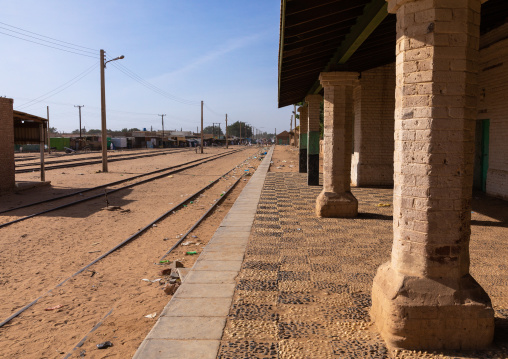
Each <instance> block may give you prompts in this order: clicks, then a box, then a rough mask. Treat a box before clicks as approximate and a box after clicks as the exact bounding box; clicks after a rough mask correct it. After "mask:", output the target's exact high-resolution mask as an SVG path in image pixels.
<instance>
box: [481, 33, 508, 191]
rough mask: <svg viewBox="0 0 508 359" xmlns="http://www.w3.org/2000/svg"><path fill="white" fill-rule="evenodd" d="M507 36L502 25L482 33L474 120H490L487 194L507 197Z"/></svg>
mask: <svg viewBox="0 0 508 359" xmlns="http://www.w3.org/2000/svg"><path fill="white" fill-rule="evenodd" d="M507 36H508V26H506V25H505V26H502V27H500V28H498V29H495V30H493V31H492V32H491V33H488V34H486V35H485V36H482V45H483V46H485V47H484V48H483V49H481V50H480V73H479V84H480V98H479V101H478V119H480V120H490V141H489V169H488V173H487V193H488V194H489V195H493V196H496V197H501V198H503V199H507V200H508V97H507V96H508V61H507V60H506V59H507V58H508V39H506V37H507ZM499 38H504V39H502V40H498V39H499ZM496 40H497V42H494V41H496ZM492 42H494V43H492Z"/></svg>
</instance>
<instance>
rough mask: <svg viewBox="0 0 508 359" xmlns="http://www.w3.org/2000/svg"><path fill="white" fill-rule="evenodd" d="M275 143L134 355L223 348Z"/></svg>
mask: <svg viewBox="0 0 508 359" xmlns="http://www.w3.org/2000/svg"><path fill="white" fill-rule="evenodd" d="M273 150H274V147H273V146H272V147H271V148H270V150H269V151H268V153H267V155H266V156H265V158H264V160H263V162H261V164H260V165H259V167H258V168H257V170H256V172H255V173H254V175H253V176H252V178H251V179H250V181H249V182H248V183H247V185H246V186H245V188H244V189H243V191H242V193H241V194H240V196H239V197H238V199H237V200H236V202H235V203H234V205H233V207H232V208H231V209H230V211H229V213H228V214H227V216H226V217H225V218H224V220H223V221H222V223H221V224H220V227H219V228H218V229H217V231H216V232H215V234H214V235H213V237H212V239H211V240H210V242H209V243H208V245H207V246H206V247H205V249H204V251H203V253H201V255H200V256H199V258H198V260H197V262H196V263H195V264H194V266H193V267H192V269H191V270H190V271H189V273H188V274H187V275H186V277H185V280H184V282H183V283H182V285H181V286H180V287H179V288H178V290H177V291H176V293H175V295H174V296H173V298H171V300H170V301H169V303H168V304H167V305H166V307H165V308H164V310H163V312H162V314H161V316H160V317H159V319H158V320H157V322H156V323H155V325H154V327H153V328H152V330H151V331H150V333H148V335H147V336H146V338H145V340H143V342H142V343H141V345H140V346H139V348H138V350H137V351H136V354H134V357H133V359H150V358H154V359H155V358H157V359H159V358H168V359H169V358H195V359H215V358H216V357H217V353H218V350H219V347H220V341H221V338H222V332H223V331H224V326H225V325H226V319H227V316H228V314H229V309H230V307H231V302H232V300H233V295H234V291H235V278H236V276H237V275H238V273H239V271H240V268H241V266H242V262H243V257H244V255H245V250H246V248H247V243H248V241H249V236H250V231H251V228H252V224H253V222H254V216H255V214H256V210H257V206H258V203H259V198H260V195H261V191H262V189H263V185H264V182H265V178H266V174H267V172H268V169H269V168H270V161H271V158H272V154H273Z"/></svg>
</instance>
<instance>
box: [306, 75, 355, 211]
mask: <svg viewBox="0 0 508 359" xmlns="http://www.w3.org/2000/svg"><path fill="white" fill-rule="evenodd" d="M358 75H359V74H358V73H357V72H322V73H321V75H320V76H319V80H320V81H321V86H323V88H324V91H325V96H324V97H325V106H324V112H325V131H324V158H323V191H322V192H321V194H320V195H319V196H318V198H317V200H316V214H317V215H318V216H319V217H341V218H350V217H356V215H357V214H358V201H357V200H356V198H355V197H354V196H353V194H352V193H351V191H350V190H351V151H352V144H353V138H352V136H353V88H354V86H356V85H357V84H358Z"/></svg>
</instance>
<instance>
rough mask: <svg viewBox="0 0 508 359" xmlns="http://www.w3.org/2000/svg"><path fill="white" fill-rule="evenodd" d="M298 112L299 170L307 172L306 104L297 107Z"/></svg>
mask: <svg viewBox="0 0 508 359" xmlns="http://www.w3.org/2000/svg"><path fill="white" fill-rule="evenodd" d="M298 112H299V113H300V141H298V143H299V144H300V151H299V156H300V158H299V172H300V173H307V132H308V125H307V122H308V121H309V119H308V108H307V106H300V107H298Z"/></svg>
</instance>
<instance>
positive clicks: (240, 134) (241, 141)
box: [240, 121, 242, 144]
mask: <svg viewBox="0 0 508 359" xmlns="http://www.w3.org/2000/svg"><path fill="white" fill-rule="evenodd" d="M240 144H242V122H241V121H240Z"/></svg>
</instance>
